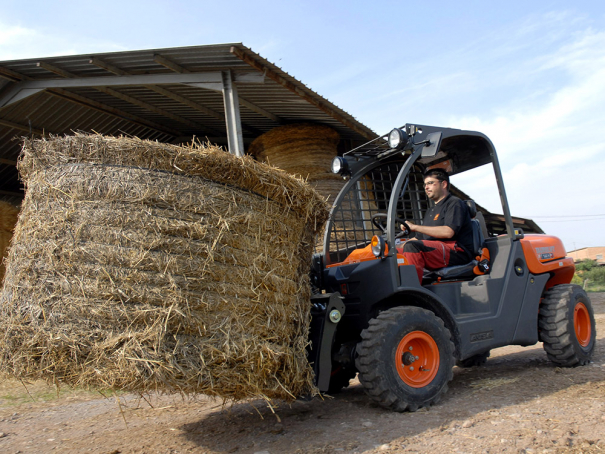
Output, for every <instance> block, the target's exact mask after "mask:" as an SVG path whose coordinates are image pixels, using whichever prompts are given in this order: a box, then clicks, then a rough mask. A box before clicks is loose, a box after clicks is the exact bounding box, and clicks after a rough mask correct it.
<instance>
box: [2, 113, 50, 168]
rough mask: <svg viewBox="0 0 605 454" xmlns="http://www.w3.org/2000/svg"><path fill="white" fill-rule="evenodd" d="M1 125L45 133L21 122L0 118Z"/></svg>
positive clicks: (35, 132) (38, 133)
mask: <svg viewBox="0 0 605 454" xmlns="http://www.w3.org/2000/svg"><path fill="white" fill-rule="evenodd" d="M0 125H2V126H6V127H9V128H13V129H17V130H19V131H25V132H27V133H31V134H36V135H38V136H43V135H44V131H42V130H41V129H36V128H30V127H29V126H27V125H22V124H20V123H14V122H12V121H8V120H3V119H1V118H0ZM4 164H6V163H4Z"/></svg>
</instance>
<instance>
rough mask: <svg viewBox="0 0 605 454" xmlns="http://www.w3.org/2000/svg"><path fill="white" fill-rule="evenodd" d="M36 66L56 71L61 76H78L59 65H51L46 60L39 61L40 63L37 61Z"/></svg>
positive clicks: (67, 77) (70, 77) (69, 77)
mask: <svg viewBox="0 0 605 454" xmlns="http://www.w3.org/2000/svg"><path fill="white" fill-rule="evenodd" d="M36 66H37V67H38V68H42V69H45V70H47V71H50V72H51V73H55V74H57V75H59V76H61V77H65V78H66V79H73V78H75V77H78V76H76V75H75V74H74V73H71V72H69V71H65V70H64V69H61V68H58V67H57V66H55V65H51V64H50V63H46V62H44V61H39V62H38V63H36Z"/></svg>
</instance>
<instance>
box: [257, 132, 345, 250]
mask: <svg viewBox="0 0 605 454" xmlns="http://www.w3.org/2000/svg"><path fill="white" fill-rule="evenodd" d="M339 140H340V136H339V134H338V132H336V131H335V130H334V129H332V128H330V127H328V126H323V125H317V124H310V123H298V124H292V125H286V126H279V127H277V128H274V129H272V130H271V131H269V132H267V133H265V134H263V135H261V136H259V137H257V138H256V139H255V140H254V142H252V143H251V144H250V147H249V149H248V153H249V154H251V155H253V156H255V157H256V158H257V159H258V160H259V161H262V162H266V163H269V164H271V165H273V166H275V167H278V168H280V169H282V170H285V171H286V172H288V173H291V174H293V175H298V176H300V177H302V178H304V179H305V180H306V181H307V183H309V185H310V186H311V187H313V188H314V189H315V190H316V191H317V192H318V193H319V194H321V195H322V196H324V197H325V198H326V200H327V201H328V202H329V203H330V204H331V203H332V202H334V199H335V198H336V196H337V195H338V193H339V192H340V190H341V189H342V187H343V186H344V180H343V179H342V177H340V176H339V175H334V174H333V173H332V172H331V166H332V160H333V159H334V157H336V155H337V146H338V142H339ZM315 250H316V251H317V252H321V251H322V250H323V237H322V236H319V237H318V238H317V239H316V245H315Z"/></svg>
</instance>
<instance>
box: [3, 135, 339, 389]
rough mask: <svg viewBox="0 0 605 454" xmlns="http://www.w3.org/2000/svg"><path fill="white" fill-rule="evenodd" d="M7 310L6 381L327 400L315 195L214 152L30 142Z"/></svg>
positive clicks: (109, 142) (82, 141)
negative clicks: (314, 329)
mask: <svg viewBox="0 0 605 454" xmlns="http://www.w3.org/2000/svg"><path fill="white" fill-rule="evenodd" d="M19 170H20V172H21V175H22V178H23V179H24V182H25V184H26V188H27V191H26V197H25V200H24V203H23V208H22V209H23V212H22V215H21V217H20V221H19V223H18V225H17V228H16V231H15V238H14V240H13V247H12V248H11V251H10V255H9V260H8V264H7V272H6V278H5V285H4V289H3V292H2V294H1V295H0V302H1V304H2V309H1V314H0V332H1V333H2V334H0V370H2V371H4V372H8V373H10V374H11V375H13V376H16V377H18V378H21V379H38V378H44V379H46V380H48V381H50V382H54V383H66V384H70V385H78V386H88V387H101V388H111V389H122V390H127V391H136V392H147V391H154V390H158V391H166V392H182V393H204V394H208V395H214V396H220V397H222V398H226V399H233V400H236V399H242V398H248V397H263V398H280V399H286V400H290V399H293V398H294V397H296V396H299V395H303V394H307V393H313V392H315V387H314V385H313V372H312V370H311V368H310V366H309V364H308V363H307V361H306V355H305V348H306V345H307V335H308V326H309V320H310V304H309V296H310V286H309V281H308V275H309V266H310V256H311V254H312V250H313V239H314V236H315V234H316V233H317V231H318V230H319V229H320V228H321V227H322V225H323V223H324V222H325V219H326V217H327V210H326V205H325V202H324V201H323V199H322V198H321V197H320V196H319V195H317V193H316V192H315V191H314V190H312V189H311V188H309V187H308V185H306V184H304V183H303V182H302V181H300V180H298V179H296V178H293V177H291V176H289V175H286V174H285V173H284V172H282V171H280V170H278V169H274V168H271V167H269V166H266V165H264V164H260V163H258V162H256V161H254V160H253V159H251V158H243V159H242V158H236V157H234V156H232V155H230V154H228V153H226V152H225V151H223V150H221V149H219V148H216V147H213V146H210V145H208V146H202V145H192V146H190V147H186V148H185V147H177V146H173V145H167V144H160V143H157V142H148V141H142V140H138V139H132V138H106V137H102V136H88V135H76V136H71V137H65V138H53V139H48V140H37V141H30V140H26V141H25V142H24V147H23V153H22V156H21V159H20V162H19Z"/></svg>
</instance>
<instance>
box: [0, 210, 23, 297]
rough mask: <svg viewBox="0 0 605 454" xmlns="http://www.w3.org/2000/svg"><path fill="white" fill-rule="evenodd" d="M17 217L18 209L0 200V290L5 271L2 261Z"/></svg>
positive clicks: (6, 253)
mask: <svg viewBox="0 0 605 454" xmlns="http://www.w3.org/2000/svg"><path fill="white" fill-rule="evenodd" d="M18 217H19V208H16V207H14V206H13V205H11V204H10V203H8V202H5V201H3V200H0V288H2V281H3V279H4V272H5V270H6V267H5V265H4V261H5V259H6V257H7V255H8V247H9V246H10V242H11V238H12V237H13V231H14V230H15V224H17V218H18Z"/></svg>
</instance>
